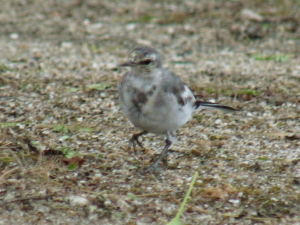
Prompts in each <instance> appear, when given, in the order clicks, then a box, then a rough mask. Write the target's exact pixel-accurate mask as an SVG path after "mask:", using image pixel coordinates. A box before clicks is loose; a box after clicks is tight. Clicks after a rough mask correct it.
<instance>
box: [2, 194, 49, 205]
mask: <svg viewBox="0 0 300 225" xmlns="http://www.w3.org/2000/svg"><path fill="white" fill-rule="evenodd" d="M53 195H54V194H51V195H44V196H35V197H25V198H17V199H14V200H11V201H7V202H3V203H1V204H0V206H3V205H5V204H9V203H13V202H21V201H26V200H43V199H46V198H50V197H52V196H53Z"/></svg>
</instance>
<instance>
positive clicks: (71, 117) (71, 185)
mask: <svg viewBox="0 0 300 225" xmlns="http://www.w3.org/2000/svg"><path fill="white" fill-rule="evenodd" d="M299 22H300V2H299V1H291V0H286V1H257V0H255V1H246V0H240V1H209V0H203V1H193V0H191V1H167V0H165V1H161V2H160V1H152V0H149V1H143V0H136V1H130V0H125V1H116V0H111V1H108V0H98V1H97V0H87V1H80V0H64V1H56V0H49V1H42V0H19V1H17V0H10V1H2V2H1V7H0V73H1V75H0V224H126V225H135V224H137V225H142V224H166V223H167V222H168V221H171V219H172V218H173V217H174V216H175V215H176V213H177V211H178V209H179V207H180V204H181V202H182V201H183V198H184V196H185V193H186V191H187V189H188V186H189V184H190V182H191V179H192V177H193V175H194V173H195V172H196V171H197V172H198V173H199V177H198V179H197V181H196V183H195V186H194V188H193V191H192V193H191V197H190V198H189V200H188V203H187V205H186V207H185V211H184V213H183V214H182V216H181V222H182V224H299V223H300V213H299V212H300V186H299V185H300V174H299V173H300V163H299V161H300V122H299V118H300V106H299V105H300V104H299V103H300V90H299V89H300V88H299V87H300V63H299V62H300V26H299ZM138 45H150V46H153V47H155V48H156V49H158V51H160V52H161V54H162V55H163V58H164V66H165V67H169V68H170V70H171V71H173V72H174V73H176V74H177V75H178V76H180V77H181V78H182V80H183V81H184V82H185V83H187V84H188V85H190V87H191V89H192V90H193V91H194V93H195V94H196V95H197V97H198V99H202V100H206V101H216V102H219V103H222V104H226V105H229V106H232V107H236V108H238V109H240V111H239V112H236V113H232V114H223V113H220V112H215V111H208V110H206V111H201V112H199V113H197V114H194V116H193V117H192V118H191V120H190V121H189V122H188V124H186V125H185V126H183V127H182V128H181V129H179V130H178V131H177V133H176V136H177V139H178V143H177V144H175V145H173V146H172V147H171V150H170V151H169V153H168V154H167V155H166V156H165V158H164V159H163V161H162V162H161V163H160V164H159V168H158V171H157V172H155V173H154V174H141V171H142V170H144V169H145V168H147V167H148V166H149V165H150V164H151V163H152V162H153V161H154V160H155V158H156V157H157V156H158V155H159V154H160V152H161V150H162V148H163V146H164V137H160V136H156V135H152V134H149V135H146V136H144V137H143V138H141V140H142V141H143V144H144V146H145V148H144V149H142V148H139V153H138V155H135V154H134V153H133V151H132V149H130V148H129V142H128V140H129V139H130V138H131V135H132V134H133V133H136V132H139V130H138V129H136V128H134V127H133V126H132V125H131V124H130V123H129V122H128V121H127V120H126V119H125V118H124V117H123V116H122V114H121V112H120V108H119V104H118V100H117V97H118V93H117V85H118V80H119V79H120V76H121V75H122V74H124V72H126V70H127V69H126V68H122V69H121V68H119V66H118V65H119V64H120V63H122V62H124V61H125V60H126V56H127V54H128V52H129V51H130V50H131V49H132V48H133V47H135V46H138Z"/></svg>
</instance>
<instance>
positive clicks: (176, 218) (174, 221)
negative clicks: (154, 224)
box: [167, 172, 198, 225]
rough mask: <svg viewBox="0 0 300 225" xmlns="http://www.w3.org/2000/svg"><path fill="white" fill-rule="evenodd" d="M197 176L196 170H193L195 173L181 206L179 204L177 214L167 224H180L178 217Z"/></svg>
mask: <svg viewBox="0 0 300 225" xmlns="http://www.w3.org/2000/svg"><path fill="white" fill-rule="evenodd" d="M197 177H198V172H195V175H194V177H193V180H192V182H191V184H190V187H189V190H188V191H187V193H186V195H185V197H184V200H183V202H182V203H181V206H180V209H179V211H178V213H177V215H176V216H175V218H174V219H172V220H171V222H169V223H168V224H167V225H180V224H181V223H180V221H179V218H180V216H181V214H182V212H183V209H184V206H185V204H186V202H187V200H188V198H189V197H190V195H191V192H192V189H193V186H194V184H195V182H196V179H197Z"/></svg>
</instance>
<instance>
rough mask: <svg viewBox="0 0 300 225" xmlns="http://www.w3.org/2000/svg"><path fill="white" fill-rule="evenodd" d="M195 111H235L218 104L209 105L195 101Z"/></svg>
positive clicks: (209, 103)
mask: <svg viewBox="0 0 300 225" xmlns="http://www.w3.org/2000/svg"><path fill="white" fill-rule="evenodd" d="M194 106H195V109H196V110H199V109H217V110H225V111H235V110H236V109H234V108H231V107H229V106H226V105H221V104H218V103H211V102H202V101H196V102H195V104H194Z"/></svg>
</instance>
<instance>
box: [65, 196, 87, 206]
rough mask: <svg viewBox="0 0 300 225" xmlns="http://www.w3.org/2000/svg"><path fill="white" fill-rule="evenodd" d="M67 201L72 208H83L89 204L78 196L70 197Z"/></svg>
mask: <svg viewBox="0 0 300 225" xmlns="http://www.w3.org/2000/svg"><path fill="white" fill-rule="evenodd" d="M69 201H70V204H71V205H72V206H85V205H87V204H88V203H89V201H88V200H87V199H86V198H83V197H80V196H70V197H69Z"/></svg>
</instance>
